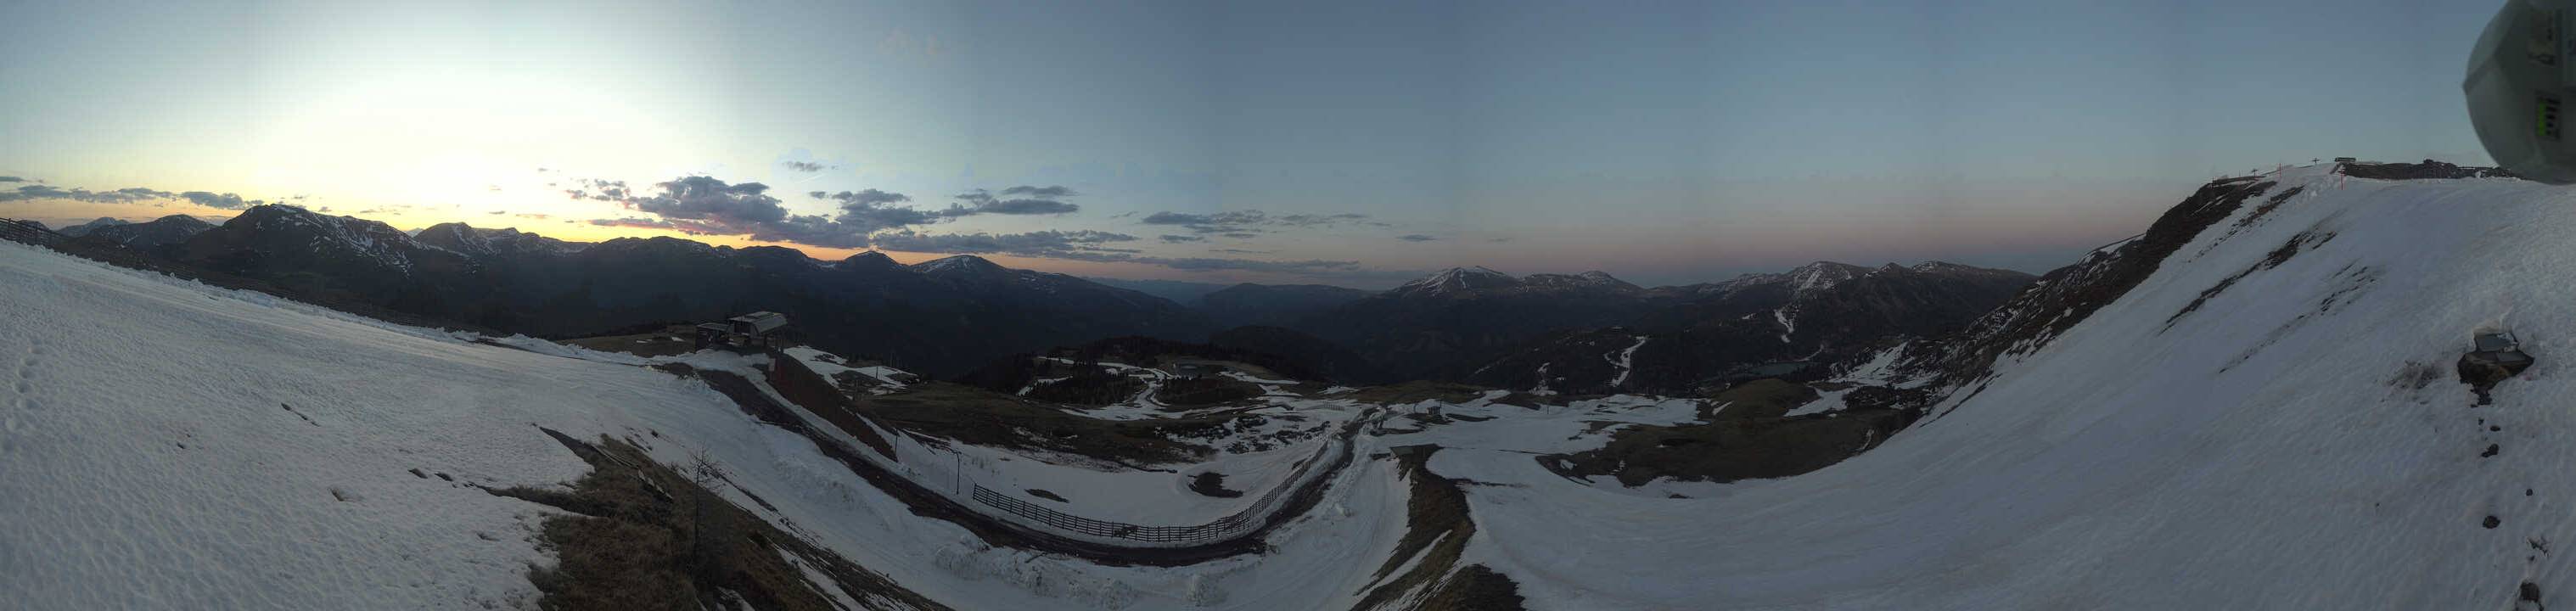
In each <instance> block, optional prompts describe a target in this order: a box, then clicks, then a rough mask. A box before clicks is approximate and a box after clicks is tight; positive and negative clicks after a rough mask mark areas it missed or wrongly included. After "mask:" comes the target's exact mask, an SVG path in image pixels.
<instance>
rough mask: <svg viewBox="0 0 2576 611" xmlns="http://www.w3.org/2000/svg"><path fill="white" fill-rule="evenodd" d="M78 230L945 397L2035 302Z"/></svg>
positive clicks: (197, 223)
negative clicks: (1037, 360) (1179, 354)
mask: <svg viewBox="0 0 2576 611" xmlns="http://www.w3.org/2000/svg"><path fill="white" fill-rule="evenodd" d="M67 229H69V230H76V231H77V232H78V233H79V234H81V237H79V238H78V239H79V240H80V241H82V242H84V243H88V244H92V245H96V246H114V247H118V248H126V249H132V250H136V251H141V252H144V253H147V254H150V255H153V256H155V257H158V258H160V259H164V260H167V261H169V262H171V263H175V264H179V265H183V266H192V267H195V268H199V269H204V270H208V271H210V272H214V273H220V274H226V275H232V276H238V277H242V278H247V279H253V280H257V281H260V282H262V283H265V284H266V285H270V286H274V287H276V290H280V291H283V292H287V293H291V294H294V295H300V296H304V297H308V298H311V299H314V300H318V301H321V302H325V303H360V304H365V305H368V306H373V307H381V308H385V309H389V310H392V311H397V312H403V313H407V314H410V315H415V316H419V317H422V318H423V319H425V320H433V321H451V322H453V323H455V324H459V325H467V326H472V327H477V328H483V329H491V330H498V331H503V332H517V333H526V334H530V335H538V336H545V337H558V338H561V337H580V336H591V335H607V334H616V333H630V332H641V331H646V330H651V329H657V328H659V327H661V326H663V325H667V324H673V323H688V322H699V321H706V320H714V319H720V318H723V317H727V316H732V315H735V314H739V313H742V312H747V311H754V310H773V311H778V312H783V313H786V314H787V315H788V316H789V317H790V319H791V320H793V321H795V325H796V327H797V328H798V329H799V332H800V333H801V334H802V335H803V336H804V338H805V339H806V341H808V342H811V343H813V344H815V345H816V346H818V347H822V348H825V349H827V350H831V351H834V352H838V353H842V354H849V355H854V356H860V357H865V358H872V359H875V360H880V361H884V362H887V363H889V364H894V365H896V366H899V367H904V368H907V369H911V370H914V371H920V372H923V373H926V374H930V375H935V376H942V377H946V376H953V375H958V374H962V373H965V372H966V371H969V370H972V369H974V368H976V367H978V366H982V365H984V364H987V363H989V362H991V361H993V360H994V359H996V358H1000V357H1003V356H1005V355H1011V354H1026V353H1036V352H1042V351H1045V350H1048V349H1051V348H1055V347H1060V346H1073V345H1080V344H1085V343H1088V342H1092V341H1095V340H1100V339H1103V338H1110V337H1121V336H1146V337H1157V338H1164V339H1170V340H1177V341H1185V342H1211V341H1213V342H1214V343H1215V344H1216V345H1218V346H1223V347H1227V348H1229V349H1237V350H1250V351H1257V352H1263V353H1271V354H1280V355H1282V356H1286V357H1290V358H1296V359H1300V360H1301V361H1302V362H1305V363H1307V364H1308V365H1309V366H1310V368H1311V369H1312V370H1314V371H1319V372H1330V373H1331V377H1333V378H1335V379H1337V380H1340V381H1347V382H1355V383H1370V382H1389V381H1400V380H1406V379H1418V378H1435V379H1447V380H1455V381H1465V382H1471V383H1477V384H1485V385H1492V386H1498V387H1508V388H1516V389H1532V388H1539V389H1546V390H1554V391H1559V392H1610V391H1664V392H1679V391H1687V390H1691V389H1694V388H1696V387H1698V386H1700V385H1704V384H1708V383H1712V382H1715V381H1720V380H1723V379H1726V378H1727V376H1728V375H1729V374H1730V372H1734V371H1737V370H1739V369H1742V368H1744V367H1747V366H1757V365H1762V364H1767V363H1780V362H1798V361H1820V360H1828V359H1832V358H1838V357H1842V356H1846V355H1849V354H1854V353H1857V352H1859V351H1862V350H1866V349H1868V348H1872V347H1877V346H1882V345H1886V344H1888V343H1892V342H1894V341H1897V340H1898V339H1899V338H1905V337H1928V336H1932V335H1935V334H1938V333H1940V332H1943V331H1945V330H1948V329H1951V328H1954V327H1957V326H1958V325H1960V324H1963V323H1965V322H1966V321H1968V320H1972V319H1974V318H1975V317H1976V316H1978V315H1979V314H1983V313H1984V312H1986V311H1987V310H1988V309H1991V308H1992V307H1993V306H1994V305H1995V304H1997V303H2000V302H2001V301H2002V300H2003V299H2004V298H2006V297H2008V296H2010V295H2011V294H2012V292H2013V291H2015V290H2018V289H2019V288H2020V287H2021V286H2022V285H2024V284H2027V283H2028V282H2029V281H2030V279H2031V277H2030V276H2028V275H2026V274H2021V273H2018V272H2011V271H2005V270H1991V269H1981V268H1974V267H1968V266H1963V265H1955V264H1949V263H1939V262H1927V263H1924V264H1921V265H1915V266H1911V267H1903V266H1895V265H1888V266H1883V267H1878V268H1865V267H1859V266H1853V265H1844V264H1839V263H1827V262H1819V263H1815V264H1810V265H1807V266H1803V267H1800V268H1798V269H1795V270H1790V271H1788V272H1785V273H1777V274H1750V275H1746V276H1742V277H1738V278H1735V279H1732V280H1727V281H1724V282H1717V283H1705V284H1694V285H1685V286H1665V287H1655V288H1644V287H1639V286H1637V285H1635V284H1630V283H1628V282H1625V281H1622V280H1619V279H1618V278H1615V277H1612V276H1611V275H1609V274H1607V273H1603V272H1598V271H1593V272H1585V273H1581V274H1534V275H1529V276H1520V277H1515V276H1511V275H1509V274H1504V273H1501V272H1497V271H1494V270H1491V269H1487V268H1482V267H1462V268H1454V269H1448V270H1443V271H1440V272H1437V273H1433V274H1430V275H1427V276H1424V277H1422V278H1420V279H1417V280H1414V281H1412V282H1408V283H1405V284H1404V285H1402V286H1398V287H1396V288H1394V289H1390V290H1386V291H1378V292H1370V291H1362V290H1357V289H1349V288H1342V287H1333V286H1324V285H1261V284H1237V285H1233V286H1225V287H1218V288H1210V287H1215V286H1216V285H1211V284H1201V283H1187V282H1166V281H1113V282H1118V283H1121V284H1127V285H1129V286H1131V287H1141V288H1146V289H1152V291H1151V292H1146V291H1139V290H1134V289H1130V288H1120V287H1116V286H1110V285H1108V284H1104V283H1103V282H1101V281H1093V280H1086V279H1082V278H1076V277H1073V276H1068V275H1064V274H1055V273H1047V272H1038V271H1031V270H1022V269H1013V268H1008V267H1003V266H1001V265H999V264H995V263H993V262H991V261H988V260H985V259H983V258H980V257H975V256H971V255H961V256H954V257H948V258H943V259H936V260H931V261H925V262H922V263H918V264H913V265H903V264H900V263H897V262H895V261H894V260H893V259H892V258H889V257H887V256H885V255H884V254H881V253H876V252H867V253H861V254H858V255H854V256H851V257H849V258H846V259H843V260H840V261H818V260H814V259H811V258H808V257H806V256H805V255H804V254H803V253H802V252H800V251H796V250H792V249H787V248H779V247H750V248H731V247H720V246H709V245H706V244H701V243H698V242H692V241H688V240H681V239H676V238H661V237H657V238H620V239H615V240H609V241H606V242H599V243H580V242H567V241H563V240H557V239H554V238H548V237H544V236H541V235H537V234H534V233H528V232H523V231H518V230H515V229H485V228H477V227H471V226H468V225H465V224H463V223H446V224H441V225H435V226H431V227H428V228H426V229H422V230H420V231H419V232H416V233H407V232H403V231H400V230H397V229H395V228H393V227H392V226H389V225H386V224H384V223H380V222H376V221H370V220H365V219H359V218H355V217H347V216H331V215H326V214H320V213H316V212H312V211H309V210H306V209H303V208H299V207H294V206H287V205H266V206H256V207H252V208H250V209H248V210H246V211H244V212H243V213H242V214H241V215H239V216H236V217H234V218H233V219H231V220H229V221H226V222H225V223H223V224H222V225H214V224H210V223H206V222H204V221H202V220H198V219H195V218H193V217H187V216H179V215H174V216H169V217H163V218H160V219H156V220H153V221H149V222H142V223H130V222H125V221H120V220H117V219H99V220H96V221H91V222H89V223H83V224H81V225H78V226H75V227H74V228H67ZM1202 291H1203V292H1202ZM1153 293H1162V294H1164V295H1174V296H1184V297H1186V296H1188V295H1189V294H1191V293H1198V296H1197V297H1196V298H1195V299H1190V300H1187V301H1186V302H1185V301H1183V300H1175V299H1171V298H1169V297H1165V296H1157V295H1155V294H1153ZM1185 303H1187V305H1184V304H1185ZM1228 329H1234V330H1233V331H1227V332H1225V333H1219V332H1220V331H1224V330H1228Z"/></svg>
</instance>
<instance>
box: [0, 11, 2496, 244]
mask: <svg viewBox="0 0 2576 611" xmlns="http://www.w3.org/2000/svg"><path fill="white" fill-rule="evenodd" d="M171 4H176V3H171ZM2497 6H2498V4H2497V3H2495V2H2430V1H2418V2H2402V1H2366V0H2365V1H2359V2H2348V1H2338V2H2323V1H2316V2H2262V1H2246V0H2239V1H2227V2H2178V1H2167V2H2107V1H2106V2H2077V3H2069V2H2062V1H2048V2H2039V1H2030V2H1955V1H1943V2H1901V1H1890V0H1877V1H1871V2H1833V1H1800V2H1785V1H1773V2H1722V1H1702V2H1676V3H1651V2H1519V1H1509V0H1496V1H1479V2H1456V3H1385V2H1350V3H1336V2H1274V3H1251V2H1241V3H1237V2H1199V1H1191V2H1142V3H1130V2H1002V3H983V2H921V3H911V2H888V3H850V4H834V5H830V6H821V5H815V4H806V3H798V4H777V5H765V4H753V3H744V4H731V3H652V2H626V3H615V4H559V3H522V2H513V3H492V4H478V3H470V2H441V3H423V4H414V5H399V4H395V3H373V2H367V3H314V4H294V3H266V2H262V3H232V4H227V3H205V4H193V3H192V4H188V5H185V6H175V5H165V4H164V3H121V2H115V1H102V2H81V3H11V4H9V5H7V6H0V56H5V57H9V58H12V59H11V60H10V61H7V62H0V84H5V85H0V199H5V201H0V216H8V217H17V218H34V219H38V220H42V221H45V222H48V223H61V222H65V221H73V220H79V219H87V218H94V217H98V216H113V217H119V218H130V219H142V218H149V217H155V216H160V215H164V214H173V213H184V214H197V215H204V216H209V217H223V216H229V215H231V214H235V213H237V212H238V210H239V208H240V207H241V206H245V205H250V202H252V201H254V200H256V201H261V202H281V203H292V204H296V205H301V206H305V207H308V208H314V209H317V210H319V209H323V208H328V210H327V212H330V213H332V214H345V215H354V216H360V217H364V218H370V219H376V220H381V221H385V222H387V223H391V224H393V225H394V226H396V227H403V228H418V227H424V226H427V225H430V224H435V223H441V222H451V221H463V222H467V223H470V224H472V225H474V226H476V227H517V228H520V229H523V230H528V231H535V232H538V233H542V234H546V235H550V236H556V237H561V238H566V239H574V240H584V241H593V240H604V239H610V238H615V237H622V236H651V235H675V236H686V237H690V238H691V239H698V240H702V241H707V242H710V243H715V244H725V245H735V246H744V245H752V244H763V243H781V244H783V245H788V246H792V247H797V248H800V249H803V250H805V251H806V252H807V253H808V254H810V255H812V256H815V257H817V258H823V259H838V258H840V257H844V256H847V255H849V254H851V253H854V252H857V251H858V250H863V249H866V248H870V247H873V248H876V249H880V250H885V251H888V252H890V253H893V255H894V256H895V258H897V259H898V260H903V261H907V262H909V261H920V260H927V259H930V258H935V257H939V256H946V255H948V254H952V253H972V254H980V255H985V256H988V257H989V258H993V259H995V260H997V261H1001V262H1003V263H1005V264H1008V265H1013V266H1017V267H1030V268H1036V269H1044V270H1049V271H1060V272H1066V273H1075V274H1081V275H1088V276H1098V277H1117V278H1140V279H1171V280H1188V281H1199V282H1217V283H1226V282H1237V281H1254V282H1321V283H1328V284H1342V285H1347V286H1356V287H1364V288H1376V287H1383V286H1389V285H1392V284H1395V283H1398V282H1401V281H1402V280H1403V279H1405V278H1408V277H1412V276H1415V275H1418V274H1421V273H1425V272H1426V271H1428V270H1435V269H1440V268H1445V267H1451V266H1464V265H1482V266H1486V267H1491V268H1494V269H1498V270H1502V271H1506V272H1510V273H1514V274H1530V273H1542V272H1580V271H1586V270H1595V269H1598V270H1603V271H1607V272H1610V273H1611V274H1614V275H1617V276H1620V277H1622V278H1625V279H1628V280H1630V281H1633V282H1638V283H1640V284H1647V285H1656V284H1678V283H1688V282H1701V281H1712V280H1718V279H1723V278H1726V277H1731V276H1733V275H1735V274H1739V273H1745V272H1755V271H1778V270H1781V269H1786V268H1788V267H1791V266H1795V265H1798V264H1801V263H1805V262H1808V261H1815V260H1835V261H1843V262H1849V263H1857V264H1864V265H1875V264H1878V263H1884V262H1891V261H1893V262H1900V263H1911V262H1914V261H1920V260H1926V259H1940V260H1947V261H1955V262H1961V263H1968V264H1975V265H1986V266H1994V267H2007V268H2013V269H2020V270H2023V271H2030V272H2042V271H2046V270H2048V269H2051V268H2054V267H2057V266H2059V265H2063V264H2066V263H2071V262H2073V260H2074V259H2075V257H2076V256H2077V255H2078V254H2080V253H2081V252H2083V251H2084V250H2086V249H2089V248H2091V247H2094V246H2097V245H2099V244H2101V243H2104V242H2109V241H2112V240H2116V239H2119V238H2122V237H2125V236H2128V235H2132V234H2135V233H2137V232H2139V231H2143V230H2144V228H2145V227H2146V225H2147V224H2148V223H2149V222H2151V221H2152V220H2153V219H2154V218H2155V216H2156V215H2158V214H2160V213H2162V212H2163V210H2164V209H2165V208H2167V207H2170V206H2172V205H2173V204H2174V203H2175V202H2178V201H2180V200H2181V199H2182V198H2183V197H2184V196H2186V195H2188V194H2189V193H2190V191H2191V190H2192V189H2193V188H2194V187H2196V186H2198V185H2199V184H2201V183H2203V182H2206V181H2208V180H2210V179H2212V178H2215V177H2219V176H2222V175H2230V174H2243V173H2246V172H2248V171H2251V170H2254V169H2257V168H2260V169H2265V170H2268V169H2270V168H2272V167H2274V166H2275V165H2277V164H2284V163H2307V162H2308V161H2309V160H2311V159H2318V158H2331V157H2336V156H2355V157H2361V158H2364V159H2384V160H2416V159H2424V158H2438V159H2443V160H2449V161H2454V162H2459V163H2488V160H2487V157H2486V155H2485V154H2484V153H2483V151H2481V150H2480V148H2479V146H2478V144H2477V142H2476V138H2475V135H2474V134H2473V133H2472V132H2471V131H2470V129H2469V127H2468V122H2467V118H2466V115H2465V112H2466V111H2465V105H2464V104H2463V102H2462V100H2461V95H2460V90H2459V80H2460V78H2461V76H2462V69H2463V65H2464V64H2465V62H2466V58H2467V54H2468V49H2469V46H2470V45H2471V43H2472V42H2474V41H2475V39H2476V36H2477V33H2478V31H2479V29H2480V28H2482V27H2483V26H2484V24H2485V22H2486V20H2487V19H2488V18H2489V17H2490V16H2492V15H2493V12H2494V10H2495V9H2496V8H2497ZM9 179H16V180H17V182H14V183H10V182H6V181H8V180H9ZM12 189H16V190H15V191H11V190H12ZM128 189H130V191H124V192H122V193H119V190H128Z"/></svg>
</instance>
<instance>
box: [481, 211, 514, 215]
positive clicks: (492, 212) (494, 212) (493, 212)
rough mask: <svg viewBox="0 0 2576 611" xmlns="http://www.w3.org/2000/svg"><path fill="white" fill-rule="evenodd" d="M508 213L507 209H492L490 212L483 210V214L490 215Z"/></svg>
mask: <svg viewBox="0 0 2576 611" xmlns="http://www.w3.org/2000/svg"><path fill="white" fill-rule="evenodd" d="M509 213H510V211H508V210H494V211H491V212H485V213H484V214H489V215H492V216H500V215H504V214H509Z"/></svg>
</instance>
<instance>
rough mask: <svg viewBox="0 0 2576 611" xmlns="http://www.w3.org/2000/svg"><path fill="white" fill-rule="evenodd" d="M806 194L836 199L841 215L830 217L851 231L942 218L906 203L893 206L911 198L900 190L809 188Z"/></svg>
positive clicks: (882, 228) (893, 227) (884, 228)
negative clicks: (815, 189) (830, 189)
mask: <svg viewBox="0 0 2576 611" xmlns="http://www.w3.org/2000/svg"><path fill="white" fill-rule="evenodd" d="M806 195H809V196H812V197H814V198H815V199H828V200H832V201H836V202H840V204H841V214H840V216H839V217H838V218H835V219H834V220H835V221H837V222H840V223H842V224H844V225H849V226H850V230H851V231H854V232H857V233H862V234H867V233H876V232H878V231H881V230H886V229H902V228H905V227H910V226H913V225H928V224H931V223H936V222H939V221H940V220H941V219H942V218H943V217H941V216H940V215H938V214H936V213H931V212H925V211H922V210H920V209H916V208H912V207H910V206H896V205H894V204H899V203H903V202H908V201H912V197H910V196H906V195H904V194H902V193H889V192H885V191H878V190H876V189H864V190H860V191H842V192H839V193H824V192H822V191H813V192H808V193H806Z"/></svg>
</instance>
